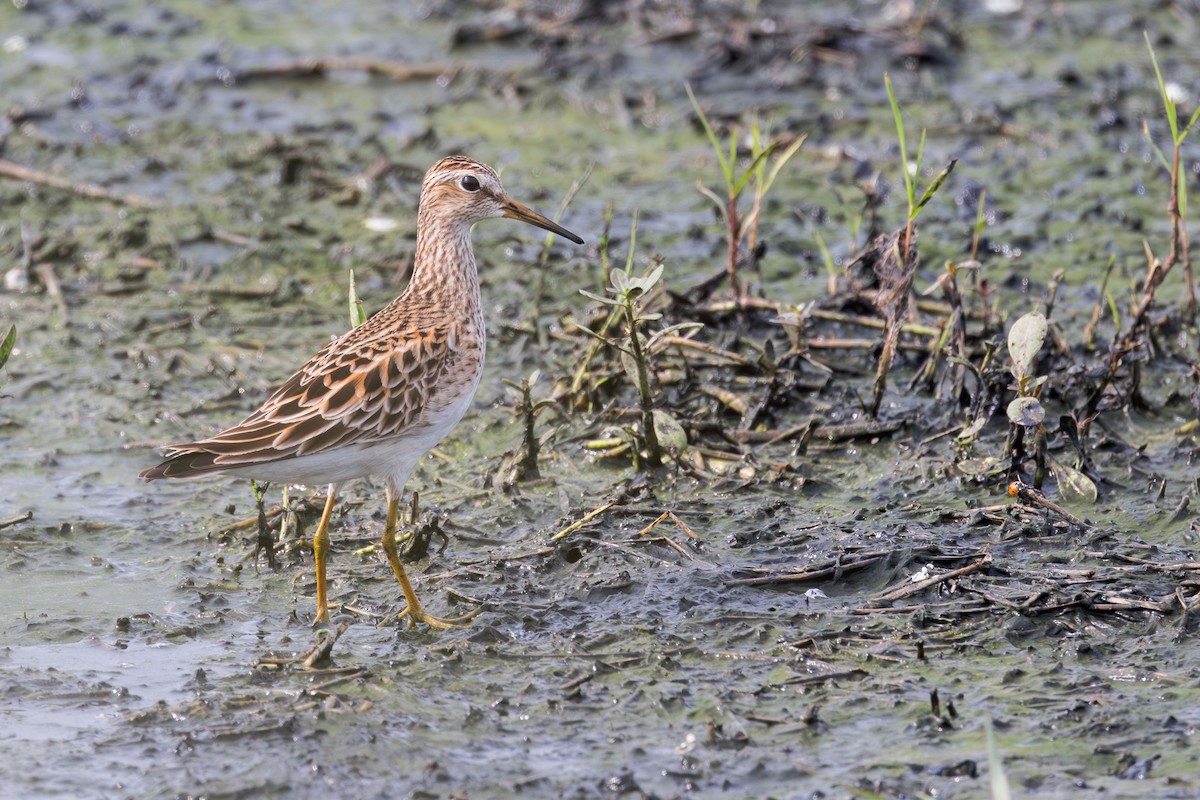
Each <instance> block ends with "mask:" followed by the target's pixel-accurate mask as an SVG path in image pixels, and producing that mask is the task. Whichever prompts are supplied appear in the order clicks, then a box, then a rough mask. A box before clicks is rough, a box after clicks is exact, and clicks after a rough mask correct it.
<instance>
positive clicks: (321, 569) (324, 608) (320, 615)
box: [313, 483, 337, 622]
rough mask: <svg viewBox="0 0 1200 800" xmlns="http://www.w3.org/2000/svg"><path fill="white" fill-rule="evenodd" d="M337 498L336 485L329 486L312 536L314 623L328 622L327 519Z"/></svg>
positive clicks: (331, 513)
mask: <svg viewBox="0 0 1200 800" xmlns="http://www.w3.org/2000/svg"><path fill="white" fill-rule="evenodd" d="M335 497H337V484H336V483H331V484H329V497H328V499H326V501H325V510H324V511H322V512H321V523H320V524H319V525H317V533H316V535H314V536H313V556H315V558H316V562H317V618H316V620H315V621H316V622H329V598H328V596H327V595H326V593H325V562H326V560H327V556H328V555H329V518H330V517H332V516H333V499H334V498H335Z"/></svg>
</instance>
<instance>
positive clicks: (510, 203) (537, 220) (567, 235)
mask: <svg viewBox="0 0 1200 800" xmlns="http://www.w3.org/2000/svg"><path fill="white" fill-rule="evenodd" d="M504 216H506V217H508V218H509V219H519V220H521V222H528V223H529V224H530V225H537V226H538V227H539V228H542V229H544V230H548V231H550V232H551V233H557V234H558V235H559V236H562V237H563V238H564V239H570V240H571V241H572V242H574V243H575V244H583V239H580V238H579V237H578V236H576V235H575V234H573V233H571V232H570V231H569V230H567V229H566V228H564V227H563V226H562V225H559V224H558V223H557V222H555V221H553V220H551V219H547V218H546V217H543V216H542V215H541V214H539V213H537V212H536V211H534V210H533V209H532V208H528V207H527V206H523V205H521V204H520V203H518V202H517V201H516V200H513V199H512V198H511V197H506V198H504Z"/></svg>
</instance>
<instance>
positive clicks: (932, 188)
mask: <svg viewBox="0 0 1200 800" xmlns="http://www.w3.org/2000/svg"><path fill="white" fill-rule="evenodd" d="M883 83H884V85H885V86H886V87H887V96H888V103H889V105H891V108H892V117H893V119H895V121H896V139H897V141H898V142H899V144H900V162H901V164H900V165H901V167H902V169H901V172H902V173H903V175H904V195H905V199H906V200H907V201H908V219H907V221H906V223H905V237H904V243H903V247H904V251H905V254H906V256H907V253H908V250H909V249H910V248H911V246H912V226H913V221H914V220H915V219H916V218H917V214H919V213H921V209H922V208H924V207H925V206H926V204H928V203H929V201H930V200H931V199H932V198H933V195H934V194H935V193H937V190H938V189H940V188H941V187H942V184H943V183H945V181H946V178H948V177H949V176H950V173H951V172H953V171H954V166H955V165H956V164H957V163H958V159H951V161H950V163H949V164H947V165H946V167H945V168H944V169H943V170H942V171H941V172H939V173H938V174H937V175H935V176H934V177H933V180H931V181H930V182H929V183H928V185H926V187H925V191H924V192H923V193H922V194H921V197H920V198H918V197H917V177H918V176H920V174H921V161H922V159H923V158H924V156H925V129H924V128H922V129H921V142H920V144H919V145H917V156H916V159H915V160H914V161H913V162H911V166H910V162H909V159H908V145H907V144H906V142H905V136H904V117H903V115H902V114H901V113H900V104H899V102H897V100H896V92H895V90H894V89H892V77H891V75H889V74H888V73H886V72H885V73H884V74H883Z"/></svg>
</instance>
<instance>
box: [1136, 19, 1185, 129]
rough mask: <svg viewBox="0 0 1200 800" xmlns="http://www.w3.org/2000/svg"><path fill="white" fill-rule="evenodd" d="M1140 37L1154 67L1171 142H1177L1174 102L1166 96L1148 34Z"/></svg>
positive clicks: (1165, 86)
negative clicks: (1169, 128)
mask: <svg viewBox="0 0 1200 800" xmlns="http://www.w3.org/2000/svg"><path fill="white" fill-rule="evenodd" d="M1142 36H1143V37H1144V38H1145V39H1146V49H1147V50H1149V51H1150V63H1151V64H1153V65H1154V76H1155V77H1156V78H1158V93H1159V94H1160V95H1161V96H1162V101H1163V108H1165V109H1166V110H1167V123H1168V124H1169V125H1170V126H1171V141H1174V142H1178V141H1179V118H1178V117H1177V116H1176V112H1175V101H1173V100H1172V99H1171V96H1170V95H1169V94H1167V83H1166V81H1164V80H1163V76H1162V72H1161V71H1160V70H1159V68H1158V58H1157V57H1156V56H1155V55H1154V46H1153V45H1152V44H1150V34H1149V33H1148V32H1147V31H1142Z"/></svg>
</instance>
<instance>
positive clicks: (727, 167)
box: [683, 83, 733, 186]
mask: <svg viewBox="0 0 1200 800" xmlns="http://www.w3.org/2000/svg"><path fill="white" fill-rule="evenodd" d="M683 88H684V89H686V90H687V96H688V99H689V100H691V101H692V108H693V109H695V110H696V116H697V117H699V118H700V124H701V125H702V126H704V133H705V134H706V135H707V136H708V143H709V144H710V145H711V146H712V149H713V152H714V153H716V154H717V160H718V161H720V162H721V172H722V173H723V174H724V175H725V185H726V186H733V165H732V164H730V163H729V160H728V159H726V158H725V148H724V147H723V146H722V145H721V141H720V140H719V139H718V138H717V134H716V132H715V131H713V129H712V125H709V124H708V117H707V116H705V114H704V109H702V108H701V107H700V101H699V100H697V99H696V95H695V94H693V93H692V85H691V84H690V83H685V84H684V85H683Z"/></svg>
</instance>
